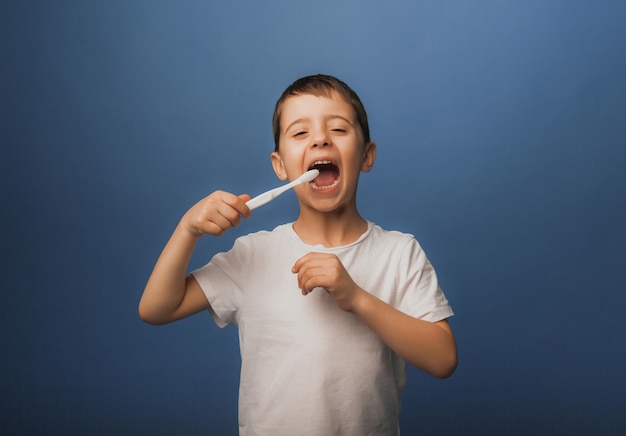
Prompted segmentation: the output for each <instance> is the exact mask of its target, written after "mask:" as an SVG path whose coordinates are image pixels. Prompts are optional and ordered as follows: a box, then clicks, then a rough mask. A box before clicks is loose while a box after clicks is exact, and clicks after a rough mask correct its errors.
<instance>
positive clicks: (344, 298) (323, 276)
mask: <svg viewBox="0 0 626 436" xmlns="http://www.w3.org/2000/svg"><path fill="white" fill-rule="evenodd" d="M291 271H292V272H293V273H294V274H298V287H299V288H300V289H301V290H302V295H307V294H309V293H311V292H312V291H313V289H314V288H317V287H322V288H324V289H326V291H327V292H328V294H329V295H330V296H331V297H332V298H333V300H335V303H336V304H337V306H339V308H340V309H342V310H345V311H351V310H352V308H353V306H354V300H355V298H356V297H357V295H358V293H359V291H361V288H360V287H359V286H358V285H357V284H356V283H354V281H353V280H352V277H350V274H348V272H347V271H346V268H345V267H344V266H343V264H342V263H341V261H340V260H339V258H338V257H337V256H335V255H334V254H329V253H309V254H307V255H305V256H303V257H301V258H300V259H298V260H297V261H296V263H295V264H294V266H293V268H292V269H291Z"/></svg>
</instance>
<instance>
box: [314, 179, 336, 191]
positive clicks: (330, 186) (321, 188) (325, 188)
mask: <svg viewBox="0 0 626 436" xmlns="http://www.w3.org/2000/svg"><path fill="white" fill-rule="evenodd" d="M337 182H338V181H337V180H335V181H334V182H333V184H332V185H328V186H317V185H316V184H315V182H310V183H311V187H312V188H313V189H315V190H316V191H326V190H327V189H330V188H332V187H334V186H335V185H336V184H337Z"/></svg>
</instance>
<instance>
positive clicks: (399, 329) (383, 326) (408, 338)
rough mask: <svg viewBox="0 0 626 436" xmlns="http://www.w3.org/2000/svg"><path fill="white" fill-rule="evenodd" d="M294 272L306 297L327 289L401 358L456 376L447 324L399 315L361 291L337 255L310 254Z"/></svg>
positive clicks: (438, 373)
mask: <svg viewBox="0 0 626 436" xmlns="http://www.w3.org/2000/svg"><path fill="white" fill-rule="evenodd" d="M292 271H293V272H294V273H295V274H298V286H299V287H300V289H301V290H302V294H303V295H307V294H308V293H310V292H311V291H312V290H313V289H314V288H316V287H323V288H325V289H326V291H327V292H328V293H329V294H330V295H331V296H332V298H333V299H334V300H335V303H336V304H337V306H338V307H339V308H341V309H342V310H345V311H348V312H352V313H354V314H355V315H357V316H358V317H359V318H360V319H361V320H362V321H363V322H364V323H365V324H366V325H367V326H369V327H370V328H371V329H372V330H373V331H374V332H375V333H376V334H377V335H378V336H379V337H380V338H381V339H382V340H383V342H385V344H387V346H389V348H391V349H392V350H393V351H395V352H396V353H397V354H398V355H399V356H400V357H402V358H403V359H404V360H406V361H407V362H409V363H410V364H411V365H413V366H415V367H416V368H419V369H421V370H423V371H425V372H427V373H429V374H431V375H433V376H435V377H440V378H446V377H449V376H451V375H452V373H453V372H454V370H455V369H456V365H457V351H456V342H455V340H454V334H453V333H452V329H451V328H450V325H449V324H448V322H447V321H446V320H443V321H438V322H434V323H433V322H428V321H423V320H420V319H417V318H414V317H412V316H410V315H407V314H406V313H404V312H401V311H399V310H398V309H396V308H395V307H393V306H390V305H389V304H387V303H385V302H384V301H382V300H381V299H379V298H377V297H375V296H374V295H372V294H370V293H369V292H367V291H366V290H364V289H362V288H361V287H359V286H358V285H357V284H356V283H354V281H353V280H352V278H351V277H350V275H349V274H348V272H347V271H346V269H345V268H344V266H343V264H342V263H341V261H340V260H339V258H337V256H335V255H333V254H327V253H309V254H307V255H306V256H304V257H302V258H300V259H299V260H298V261H297V262H296V263H295V265H294V266H293V269H292Z"/></svg>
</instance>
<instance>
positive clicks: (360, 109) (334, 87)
mask: <svg viewBox="0 0 626 436" xmlns="http://www.w3.org/2000/svg"><path fill="white" fill-rule="evenodd" d="M333 91H334V92H337V93H338V94H339V95H340V96H341V97H343V98H344V99H345V100H346V101H347V102H349V103H350V104H351V105H352V107H353V108H354V111H355V112H356V117H357V121H358V122H359V125H360V126H361V130H362V131H363V139H364V140H365V143H368V142H370V129H369V124H368V122H367V112H365V107H364V106H363V103H361V99H360V98H359V96H358V95H357V94H356V92H354V91H353V90H352V88H350V87H349V86H348V85H347V84H346V83H344V82H342V81H341V80H339V79H337V78H336V77H333V76H327V75H324V74H317V75H314V76H306V77H302V78H301V79H298V80H296V81H295V82H293V83H292V84H291V85H289V86H288V87H287V89H285V91H284V92H283V93H282V95H281V96H280V98H279V99H278V101H277V102H276V107H275V108H274V116H273V117H272V127H273V129H274V144H275V148H274V151H278V140H279V138H280V115H281V110H282V105H283V103H284V102H285V100H286V99H287V98H288V97H291V96H293V95H303V94H307V95H315V96H324V97H330V94H331V93H332V92H333Z"/></svg>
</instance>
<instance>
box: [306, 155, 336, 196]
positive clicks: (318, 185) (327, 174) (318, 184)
mask: <svg viewBox="0 0 626 436" xmlns="http://www.w3.org/2000/svg"><path fill="white" fill-rule="evenodd" d="M312 169H316V170H318V171H319V172H320V174H319V176H317V177H316V178H315V179H313V181H312V182H310V183H311V186H312V187H313V189H315V190H317V191H325V190H328V189H331V188H332V187H334V186H335V185H336V184H337V183H338V181H339V167H338V166H337V165H335V164H334V163H333V162H331V161H329V160H318V161H316V162H314V163H313V165H311V166H310V167H309V170H312Z"/></svg>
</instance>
